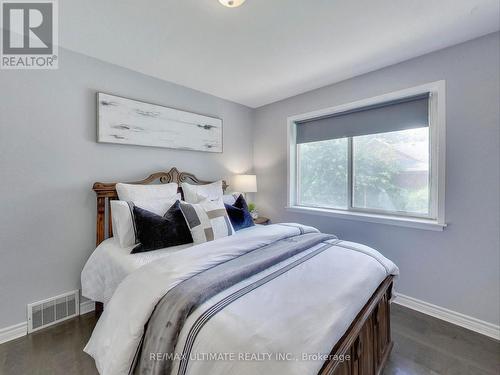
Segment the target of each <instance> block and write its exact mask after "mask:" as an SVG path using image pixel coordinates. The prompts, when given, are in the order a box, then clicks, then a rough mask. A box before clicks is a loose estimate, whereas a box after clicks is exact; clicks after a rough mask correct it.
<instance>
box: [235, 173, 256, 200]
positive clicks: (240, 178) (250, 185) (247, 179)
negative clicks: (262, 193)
mask: <svg viewBox="0 0 500 375" xmlns="http://www.w3.org/2000/svg"><path fill="white" fill-rule="evenodd" d="M231 185H232V186H231V188H232V190H233V191H236V192H238V193H243V194H246V193H255V192H257V176H256V175H254V174H238V175H235V176H234V177H233V178H232V179H231ZM245 198H246V197H245Z"/></svg>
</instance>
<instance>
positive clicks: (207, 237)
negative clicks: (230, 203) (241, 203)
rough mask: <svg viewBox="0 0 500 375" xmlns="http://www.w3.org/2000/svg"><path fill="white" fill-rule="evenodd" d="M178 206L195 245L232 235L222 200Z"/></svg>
mask: <svg viewBox="0 0 500 375" xmlns="http://www.w3.org/2000/svg"><path fill="white" fill-rule="evenodd" d="M180 206H181V211H182V214H183V215H184V218H185V219H186V222H187V224H188V227H189V230H190V231H191V236H192V237H193V242H194V243H195V244H198V243H203V242H208V241H213V240H216V239H218V238H222V237H226V236H231V235H232V234H233V233H234V230H233V227H232V225H231V222H230V221H229V217H228V215H227V211H226V208H225V206H224V202H223V201H222V199H219V200H216V201H210V200H208V199H207V200H204V201H202V202H200V203H196V204H191V203H186V202H181V205H180Z"/></svg>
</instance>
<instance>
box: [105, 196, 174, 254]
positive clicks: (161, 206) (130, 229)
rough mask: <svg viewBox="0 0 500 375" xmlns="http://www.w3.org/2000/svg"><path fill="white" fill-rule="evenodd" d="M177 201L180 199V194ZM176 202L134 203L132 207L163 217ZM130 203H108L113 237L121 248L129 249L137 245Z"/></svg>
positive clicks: (157, 200)
mask: <svg viewBox="0 0 500 375" xmlns="http://www.w3.org/2000/svg"><path fill="white" fill-rule="evenodd" d="M174 198H177V196H176V197H174ZM178 199H180V194H179V196H178ZM176 200H177V199H156V200H150V201H135V202H133V205H135V206H137V207H140V208H144V209H145V210H148V211H151V212H153V213H155V214H157V215H164V214H165V212H167V211H168V209H169V208H170V207H172V205H173V204H174V203H175V201H176ZM131 203H132V202H125V201H118V200H112V201H111V203H110V204H111V220H112V223H113V237H115V238H116V239H118V242H119V243H120V246H121V247H129V246H133V245H135V244H136V243H137V239H136V233H135V223H134V217H133V212H132V205H131Z"/></svg>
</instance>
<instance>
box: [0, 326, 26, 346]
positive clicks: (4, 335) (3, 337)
mask: <svg viewBox="0 0 500 375" xmlns="http://www.w3.org/2000/svg"><path fill="white" fill-rule="evenodd" d="M27 333H28V322H22V323H18V324H14V325H13V326H10V327H5V328H2V329H0V344H3V343H4V342H7V341H11V340H14V339H17V338H19V337H22V336H24V335H26V334H27Z"/></svg>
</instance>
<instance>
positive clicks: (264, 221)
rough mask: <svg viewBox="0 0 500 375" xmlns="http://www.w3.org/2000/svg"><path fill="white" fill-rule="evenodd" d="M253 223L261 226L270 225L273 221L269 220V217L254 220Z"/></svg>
mask: <svg viewBox="0 0 500 375" xmlns="http://www.w3.org/2000/svg"><path fill="white" fill-rule="evenodd" d="M253 222H254V223H255V224H259V225H268V224H270V223H271V220H269V219H268V218H267V217H264V216H259V217H258V218H257V219H253Z"/></svg>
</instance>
